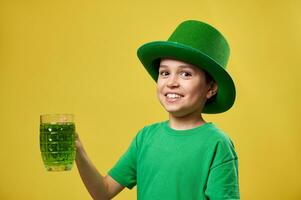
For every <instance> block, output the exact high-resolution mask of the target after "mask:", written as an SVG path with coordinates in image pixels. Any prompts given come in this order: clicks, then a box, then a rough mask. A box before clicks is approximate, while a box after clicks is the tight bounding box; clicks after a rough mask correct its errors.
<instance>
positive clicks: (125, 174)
mask: <svg viewBox="0 0 301 200" xmlns="http://www.w3.org/2000/svg"><path fill="white" fill-rule="evenodd" d="M108 174H109V175H110V176H111V177H112V178H113V179H114V180H116V181H117V182H118V183H120V184H121V185H123V186H125V187H127V188H129V189H132V188H133V187H134V186H135V185H137V197H138V200H206V199H210V200H215V199H216V200H222V199H240V194H239V184H238V159H237V154H236V152H235V149H234V146H233V143H232V141H231V139H230V138H229V136H228V135H227V134H225V133H224V132H223V131H222V130H220V129H219V128H218V127H217V126H216V125H215V124H213V123H212V122H208V123H205V124H203V125H201V126H198V127H195V128H192V129H188V130H175V129H172V128H170V126H169V121H168V120H167V121H163V122H158V123H154V124H151V125H148V126H145V127H144V128H142V129H141V130H140V131H139V132H138V134H137V135H136V137H135V138H134V139H133V140H132V142H131V144H130V146H129V148H128V149H127V151H126V152H125V153H124V154H123V155H122V156H121V157H120V159H119V160H118V162H117V163H116V164H115V166H113V168H112V169H111V170H109V172H108Z"/></svg>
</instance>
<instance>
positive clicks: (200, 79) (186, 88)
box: [157, 58, 217, 117]
mask: <svg viewBox="0 0 301 200" xmlns="http://www.w3.org/2000/svg"><path fill="white" fill-rule="evenodd" d="M214 85H215V87H213V88H212V87H211V86H212V84H206V77H205V73H204V71H202V70H201V69H199V68H198V67H196V66H194V65H191V64H188V63H185V62H182V61H179V60H174V59H168V58H162V59H161V62H160V66H159V76H158V80H157V96H158V98H159V101H160V103H161V105H162V106H163V107H164V108H165V110H166V111H167V112H169V113H170V114H172V115H173V116H176V117H183V116H187V115H189V114H193V113H194V114H196V116H200V115H201V112H202V109H203V107H204V105H205V103H206V100H207V99H209V98H210V97H211V96H213V95H214V94H215V92H216V89H217V86H216V84H214Z"/></svg>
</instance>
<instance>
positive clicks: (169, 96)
mask: <svg viewBox="0 0 301 200" xmlns="http://www.w3.org/2000/svg"><path fill="white" fill-rule="evenodd" d="M167 97H168V98H173V99H174V98H180V97H181V96H180V95H178V94H167Z"/></svg>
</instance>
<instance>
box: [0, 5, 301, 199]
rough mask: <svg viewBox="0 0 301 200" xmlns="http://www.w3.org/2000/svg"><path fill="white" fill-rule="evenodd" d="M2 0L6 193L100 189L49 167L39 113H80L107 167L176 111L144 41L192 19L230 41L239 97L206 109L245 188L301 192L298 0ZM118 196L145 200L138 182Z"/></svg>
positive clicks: (100, 163)
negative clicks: (148, 60)
mask: <svg viewBox="0 0 301 200" xmlns="http://www.w3.org/2000/svg"><path fill="white" fill-rule="evenodd" d="M110 2H111V3H109V1H75V0H72V1H71V0H70V1H67V0H60V1H59V0H55V1H34V0H28V1H18V0H7V1H5V0H2V1H0V28H1V29H0V30H1V31H0V92H1V94H0V123H1V127H2V129H1V133H0V134H1V136H0V141H1V145H0V159H1V160H0V167H1V170H0V177H1V181H0V199H3V200H4V199H5V200H15V199H30V200H41V199H43V200H53V199H57V200H60V199H61V200H63V199H73V200H76V199H78V200H84V199H91V198H90V196H89V193H88V192H87V190H86V189H85V187H84V185H83V183H82V182H81V179H80V176H79V174H78V171H77V168H76V166H74V168H73V169H72V171H70V172H59V173H55V172H46V170H45V169H44V166H43V164H42V160H41V157H40V150H39V115H40V114H43V113H73V114H75V120H76V128H77V131H78V133H79V135H80V137H81V139H82V141H83V143H84V146H85V148H86V151H87V152H88V154H89V156H90V158H91V160H92V161H93V163H94V164H95V165H96V167H97V168H98V169H99V171H100V172H101V173H102V174H103V175H105V174H106V172H107V170H109V169H110V167H112V166H113V164H115V162H116V161H117V159H118V158H119V157H120V156H121V154H122V153H123V152H124V151H125V150H126V148H127V147H128V145H129V143H130V141H131V140H132V138H133V137H134V136H135V135H136V133H137V131H138V130H139V129H140V128H141V127H143V126H144V125H147V124H150V123H153V122H158V121H161V120H165V119H167V113H166V112H165V110H164V109H163V108H162V107H161V105H160V104H159V101H158V100H157V97H156V93H155V83H154V82H153V80H152V79H151V78H150V76H149V75H148V74H147V73H146V71H145V70H144V68H143V67H142V65H141V64H140V62H139V61H138V58H137V56H136V50H137V48H138V47H139V46H140V45H142V44H143V43H146V42H149V41H153V40H166V39H167V38H168V37H169V35H170V34H171V32H172V31H173V30H174V29H175V27H176V25H177V24H179V23H180V22H181V21H183V20H186V19H197V20H202V21H205V22H208V23H210V24H212V25H213V26H215V27H216V28H218V29H219V30H220V31H221V32H223V33H224V35H225V36H226V38H227V39H228V41H229V43H230V46H231V56H230V61H229V64H228V71H229V72H230V73H231V74H232V76H233V79H234V81H235V83H236V87H237V99H236V102H235V104H234V107H233V108H232V109H231V110H230V111H228V112H226V113H222V114H217V115H205V116H204V117H205V119H206V120H207V121H213V122H215V123H216V124H218V125H219V126H220V127H221V128H222V129H224V130H225V131H226V132H227V133H228V134H229V135H230V137H231V138H232V140H233V141H234V143H235V146H236V149H237V152H238V156H239V180H240V188H241V191H240V192H241V198H242V199H246V200H253V199H256V200H265V199H273V200H276V199H279V200H280V199H281V200H282V199H290V200H297V199H301V192H300V188H301V181H300V180H301V173H300V171H299V167H300V164H301V158H300V150H301V147H300V144H301V143H300V142H301V136H300V134H301V126H300V122H299V121H298V116H297V115H298V114H300V110H301V109H300V105H299V103H300V100H301V98H300V96H301V95H300V82H299V81H300V78H301V77H300V73H301V70H300V61H301V56H300V52H301V38H300V35H301V20H300V17H301V15H300V8H301V4H300V1H292V0H286V1H272V0H271V1H259V0H258V1H251V0H249V1H232V0H228V1H205V0H200V1H195V0H186V1H179V0H174V1H162V0H152V1H138V0H136V1H133V0H131V1H121V0H120V1H110ZM116 199H117V200H123V199H128V200H130V199H136V188H135V189H132V190H128V189H125V190H124V191H122V192H121V193H120V195H119V196H118V197H116Z"/></svg>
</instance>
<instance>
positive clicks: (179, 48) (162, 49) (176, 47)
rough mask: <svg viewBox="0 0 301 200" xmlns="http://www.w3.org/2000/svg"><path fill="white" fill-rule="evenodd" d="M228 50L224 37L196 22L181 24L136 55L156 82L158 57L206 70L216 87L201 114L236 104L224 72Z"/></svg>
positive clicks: (233, 91)
mask: <svg viewBox="0 0 301 200" xmlns="http://www.w3.org/2000/svg"><path fill="white" fill-rule="evenodd" d="M229 54H230V48H229V45H228V43H227V41H226V39H225V38H224V37H223V35H222V34H221V33H220V32H219V31H218V30H216V29H215V28H214V27H212V26H211V25H209V24H206V23H204V22H200V21H196V20H187V21H184V22H182V23H181V24H180V25H178V27H177V28H176V30H175V31H174V32H173V33H172V35H171V36H170V37H169V38H168V40H167V41H153V42H149V43H146V44H144V45H142V46H141V47H139V48H138V50H137V55H138V58H139V59H140V61H141V63H142V64H143V65H144V67H145V69H146V70H147V72H148V73H149V74H150V75H151V77H152V78H153V79H154V80H155V81H156V82H157V79H158V74H159V72H158V69H159V64H160V58H173V59H177V60H181V61H184V62H187V63H190V64H193V65H195V66H197V67H199V68H201V69H202V70H205V71H206V72H207V73H208V74H210V75H211V76H212V78H213V79H214V80H215V82H216V83H217V85H218V91H217V94H216V95H215V96H214V98H213V99H212V100H211V99H209V100H208V101H207V102H206V104H205V106H204V109H203V111H202V112H203V113H222V112H225V111H227V110H229V109H230V108H231V107H232V105H233V104H234V101H235V94H236V92H235V85H234V82H233V80H232V78H231V76H230V75H229V74H228V73H227V71H226V65H227V62H228V59H229Z"/></svg>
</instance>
